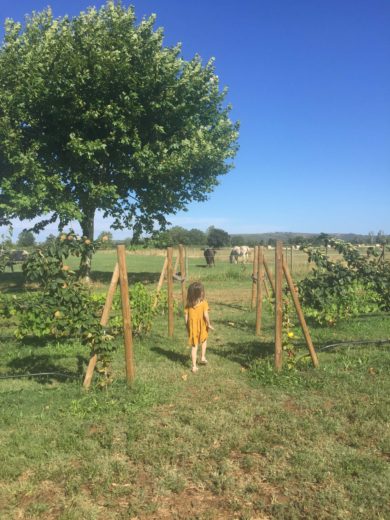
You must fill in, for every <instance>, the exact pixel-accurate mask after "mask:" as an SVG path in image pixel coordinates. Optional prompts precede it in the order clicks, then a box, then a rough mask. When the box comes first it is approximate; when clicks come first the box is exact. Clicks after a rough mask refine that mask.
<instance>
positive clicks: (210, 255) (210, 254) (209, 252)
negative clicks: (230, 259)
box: [203, 247, 217, 267]
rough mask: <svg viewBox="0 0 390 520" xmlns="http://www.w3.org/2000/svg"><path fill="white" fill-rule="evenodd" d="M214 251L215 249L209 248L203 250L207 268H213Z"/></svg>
mask: <svg viewBox="0 0 390 520" xmlns="http://www.w3.org/2000/svg"><path fill="white" fill-rule="evenodd" d="M216 253H217V252H216V250H215V249H212V248H211V247H208V248H207V249H205V250H204V253H203V255H204V257H205V259H206V263H207V266H208V267H211V266H213V265H214V266H215V262H214V256H215V255H216Z"/></svg>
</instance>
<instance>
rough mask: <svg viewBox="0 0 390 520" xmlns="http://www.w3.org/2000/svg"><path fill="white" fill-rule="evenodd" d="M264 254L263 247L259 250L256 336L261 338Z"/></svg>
mask: <svg viewBox="0 0 390 520" xmlns="http://www.w3.org/2000/svg"><path fill="white" fill-rule="evenodd" d="M263 259H264V253H263V247H262V246H259V247H258V250H257V298H256V336H260V330H261V321H262V310H263V281H264V263H263Z"/></svg>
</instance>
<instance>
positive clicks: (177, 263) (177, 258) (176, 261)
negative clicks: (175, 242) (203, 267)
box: [172, 255, 179, 274]
mask: <svg viewBox="0 0 390 520" xmlns="http://www.w3.org/2000/svg"><path fill="white" fill-rule="evenodd" d="M178 265H179V255H177V257H176V260H175V267H174V268H173V273H172V274H176V273H177V267H178Z"/></svg>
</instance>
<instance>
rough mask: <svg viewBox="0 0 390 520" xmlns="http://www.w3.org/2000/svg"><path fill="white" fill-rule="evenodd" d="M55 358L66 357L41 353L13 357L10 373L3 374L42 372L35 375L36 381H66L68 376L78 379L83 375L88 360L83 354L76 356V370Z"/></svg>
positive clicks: (9, 366)
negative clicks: (59, 362)
mask: <svg viewBox="0 0 390 520" xmlns="http://www.w3.org/2000/svg"><path fill="white" fill-rule="evenodd" d="M55 359H64V358H63V356H56V355H52V354H51V355H40V356H25V357H23V358H18V359H13V360H12V361H10V362H9V363H7V367H8V368H9V369H10V371H9V372H8V373H4V374H2V376H26V377H27V376H28V375H29V374H31V375H33V374H40V375H37V376H34V381H37V382H38V383H41V384H48V383H50V381H52V380H56V381H64V380H65V379H67V378H73V379H78V378H81V377H82V376H83V373H84V369H85V366H86V364H87V362H88V360H87V359H86V358H84V357H83V356H76V359H77V369H76V371H72V370H69V369H68V368H66V367H64V366H63V365H60V364H56V363H55V362H53V360H55Z"/></svg>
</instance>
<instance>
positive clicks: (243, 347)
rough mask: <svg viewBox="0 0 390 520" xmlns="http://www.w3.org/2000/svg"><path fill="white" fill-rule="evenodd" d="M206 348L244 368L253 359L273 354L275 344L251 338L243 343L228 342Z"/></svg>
mask: <svg viewBox="0 0 390 520" xmlns="http://www.w3.org/2000/svg"><path fill="white" fill-rule="evenodd" d="M208 350H209V351H210V352H212V353H213V354H216V355H217V356H220V357H223V358H226V359H229V360H230V361H233V362H234V363H238V364H239V365H241V366H242V367H244V368H248V367H249V366H250V365H251V363H252V362H253V361H254V360H255V359H264V358H267V357H270V356H273V354H274V352H275V345H274V343H271V342H261V341H260V340H253V341H247V342H245V343H237V342H229V343H226V344H224V345H223V346H222V347H209V349H208Z"/></svg>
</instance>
